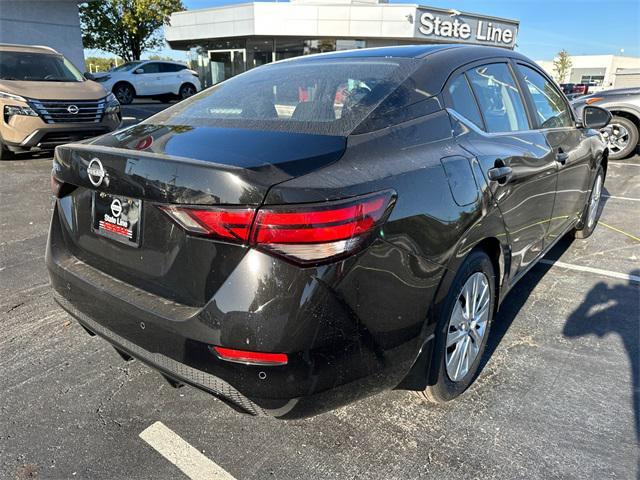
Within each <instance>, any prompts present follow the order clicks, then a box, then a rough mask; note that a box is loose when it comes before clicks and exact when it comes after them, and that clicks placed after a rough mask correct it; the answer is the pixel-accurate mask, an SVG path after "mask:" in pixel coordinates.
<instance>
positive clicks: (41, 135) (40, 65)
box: [0, 44, 122, 160]
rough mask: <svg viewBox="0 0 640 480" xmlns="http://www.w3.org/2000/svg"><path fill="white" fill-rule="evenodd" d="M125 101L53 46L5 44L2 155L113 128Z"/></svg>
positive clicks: (0, 63)
mask: <svg viewBox="0 0 640 480" xmlns="http://www.w3.org/2000/svg"><path fill="white" fill-rule="evenodd" d="M121 121H122V116H121V113H120V104H119V103H118V101H117V100H116V98H115V96H114V95H113V94H111V93H107V92H106V91H105V89H104V88H102V86H100V85H99V84H97V83H96V82H92V81H89V80H86V79H85V78H84V77H83V76H82V74H81V73H80V72H79V71H78V69H76V67H74V66H73V64H72V63H71V62H69V60H67V59H66V58H64V56H62V55H61V54H60V53H58V52H56V51H55V50H53V49H52V48H49V47H37V46H30V45H8V44H0V159H1V160H6V159H8V158H11V157H12V156H13V154H14V153H16V152H28V151H34V150H35V151H41V150H53V149H54V148H55V147H56V146H57V145H61V144H63V143H68V142H73V141H78V140H83V139H85V138H90V137H95V136H97V135H100V134H103V133H106V132H110V131H112V130H115V129H116V128H118V126H119V125H120V123H121Z"/></svg>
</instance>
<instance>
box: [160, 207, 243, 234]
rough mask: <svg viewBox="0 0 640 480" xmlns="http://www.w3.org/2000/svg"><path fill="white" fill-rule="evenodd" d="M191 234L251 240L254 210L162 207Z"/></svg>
mask: <svg viewBox="0 0 640 480" xmlns="http://www.w3.org/2000/svg"><path fill="white" fill-rule="evenodd" d="M160 208H161V210H163V211H164V212H165V213H167V214H168V215H169V216H170V217H171V218H173V219H174V220H175V221H176V222H178V223H179V224H180V225H181V226H182V228H184V229H185V230H188V231H189V232H192V233H196V234H199V235H205V236H208V237H215V238H220V239H222V240H231V241H240V242H246V241H248V240H249V233H250V230H251V223H252V222H253V217H254V215H255V209H253V208H207V209H204V208H182V207H160Z"/></svg>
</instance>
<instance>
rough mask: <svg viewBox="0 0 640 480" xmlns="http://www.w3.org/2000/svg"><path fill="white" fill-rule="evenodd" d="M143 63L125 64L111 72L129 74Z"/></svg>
mask: <svg viewBox="0 0 640 480" xmlns="http://www.w3.org/2000/svg"><path fill="white" fill-rule="evenodd" d="M141 63H142V62H127V63H123V64H122V65H120V66H117V67H114V68H112V69H111V71H112V72H128V71H129V70H133V69H134V68H136V67H137V66H138V65H140V64H141Z"/></svg>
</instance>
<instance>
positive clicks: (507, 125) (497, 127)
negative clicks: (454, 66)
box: [467, 63, 530, 133]
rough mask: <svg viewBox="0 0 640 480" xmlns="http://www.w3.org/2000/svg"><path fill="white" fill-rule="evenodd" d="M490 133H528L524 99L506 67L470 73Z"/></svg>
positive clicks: (488, 67)
mask: <svg viewBox="0 0 640 480" xmlns="http://www.w3.org/2000/svg"><path fill="white" fill-rule="evenodd" d="M467 76H468V78H469V82H470V83H471V86H472V88H473V91H474V93H475V94H476V98H477V99H478V103H479V104H480V111H481V112H482V117H483V118H484V123H485V125H486V129H487V131H488V132H492V133H497V132H517V131H518V130H528V129H529V128H530V127H529V121H528V120H527V113H526V110H525V108H524V103H523V101H522V96H521V95H520V91H519V90H518V87H517V85H516V81H515V79H514V78H513V75H511V71H510V70H509V67H508V66H507V64H506V63H493V64H490V65H482V66H480V67H475V68H472V69H471V70H468V71H467Z"/></svg>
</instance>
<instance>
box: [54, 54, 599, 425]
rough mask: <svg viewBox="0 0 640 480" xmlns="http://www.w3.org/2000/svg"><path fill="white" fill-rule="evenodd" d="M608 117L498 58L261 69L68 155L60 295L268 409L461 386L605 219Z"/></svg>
mask: <svg viewBox="0 0 640 480" xmlns="http://www.w3.org/2000/svg"><path fill="white" fill-rule="evenodd" d="M609 120H610V114H609V113H608V112H607V111H606V110H603V109H601V108H598V107H593V106H587V107H585V109H584V112H583V117H582V118H576V115H575V113H574V112H573V111H572V110H571V108H570V106H569V104H568V102H567V100H566V98H565V97H564V95H563V94H562V92H561V91H560V90H559V88H558V86H557V85H556V84H555V83H554V82H553V81H552V80H551V79H550V78H549V77H548V76H547V74H546V73H545V72H544V71H542V70H541V69H540V68H539V67H538V66H537V65H536V64H535V63H533V62H532V61H530V60H529V59H527V58H526V57H524V56H522V55H520V54H518V53H515V52H512V51H508V50H504V49H498V48H490V47H477V46H462V45H457V46H455V45H439V46H407V47H390V48H380V49H363V50H357V51H347V52H336V53H330V54H321V55H311V56H306V57H301V58H296V59H292V60H286V61H283V62H277V63H273V64H269V65H266V66H263V67H260V68H256V69H254V70H250V71H249V72H247V73H244V74H242V75H239V76H237V77H234V78H232V79H230V80H228V81H225V82H223V83H220V84H218V85H216V86H214V87H212V88H210V89H207V90H205V91H203V92H201V93H200V94H198V95H195V96H193V97H192V98H190V99H188V100H185V101H183V102H180V103H178V104H176V105H175V106H173V107H171V108H169V109H167V110H165V111H163V112H161V113H159V114H157V115H155V116H153V117H151V118H149V119H147V120H146V121H144V122H142V123H141V124H139V125H136V126H133V127H131V128H128V129H125V130H121V131H118V132H115V133H112V134H107V135H104V136H101V137H98V138H96V139H93V140H88V141H84V142H81V143H76V144H69V145H65V146H61V147H58V148H57V149H56V154H55V158H54V161H53V172H52V188H53V190H54V194H55V196H56V197H57V199H56V204H55V210H54V212H53V219H52V221H51V229H50V233H49V240H48V247H47V265H48V268H49V272H50V276H51V283H52V285H53V288H54V290H55V298H56V300H57V301H58V302H59V304H60V305H61V306H62V307H63V308H64V309H65V310H66V311H68V312H69V314H70V315H71V316H73V317H74V318H75V319H76V320H77V321H78V322H80V324H81V325H82V326H83V327H84V328H85V329H86V330H87V331H88V332H89V333H91V334H97V335H99V336H101V337H103V338H104V339H106V340H107V341H109V342H110V343H112V344H113V346H114V347H115V348H116V349H117V350H118V352H119V353H120V354H121V355H122V356H123V357H124V358H125V359H131V358H137V359H139V360H141V361H143V362H145V363H147V364H149V365H151V366H152V367H154V368H155V369H157V370H159V371H160V372H161V373H162V375H164V376H165V378H166V379H167V380H169V382H170V383H172V384H173V385H180V384H189V385H192V386H195V387H197V388H200V389H203V390H206V391H208V392H210V393H212V394H214V395H216V396H217V397H219V398H221V399H223V400H224V401H226V402H227V403H229V404H230V405H232V406H234V407H236V408H238V409H240V410H242V411H245V412H248V413H251V414H254V415H271V416H275V417H280V418H295V417H302V416H308V415H313V414H315V413H319V412H322V411H326V410H329V409H331V408H335V407H338V406H341V405H345V404H347V403H349V402H352V401H354V400H357V399H359V398H362V397H364V396H367V395H371V394H374V393H376V392H380V391H383V390H387V389H393V388H401V389H408V390H415V391H417V392H419V393H420V394H421V396H423V397H424V398H425V399H427V400H431V401H438V402H443V401H447V400H451V399H453V398H455V397H457V396H458V395H460V394H461V393H462V392H464V391H465V389H466V388H467V387H468V386H469V385H470V384H471V382H472V381H473V380H474V378H475V377H476V375H477V374H478V370H479V364H480V360H481V357H482V353H483V350H484V348H485V345H486V343H487V338H488V336H489V334H490V330H491V324H492V320H493V318H494V317H495V313H496V311H497V310H498V308H499V306H500V304H501V302H503V301H507V302H508V301H509V299H508V297H507V293H508V292H509V289H510V288H511V287H513V285H514V284H515V283H516V282H517V281H518V280H519V279H520V278H522V277H523V276H524V275H525V274H526V272H527V271H528V270H529V269H530V268H531V267H532V266H533V265H535V263H536V262H537V261H538V260H539V259H540V258H541V257H542V256H544V255H545V253H546V252H548V251H549V249H550V248H551V247H552V246H553V245H554V244H555V243H556V242H557V241H558V240H559V239H560V238H561V237H563V236H564V235H566V234H570V235H574V236H576V237H579V238H584V237H587V236H589V235H590V234H591V233H592V232H593V230H594V228H595V226H596V223H597V220H598V206H599V200H600V195H601V191H602V186H603V182H604V179H605V174H606V170H607V155H608V151H607V148H606V145H605V142H604V141H603V139H602V137H601V135H600V134H599V133H598V132H597V131H596V130H594V129H598V128H602V127H604V126H605V125H606V124H607V122H608V121H609Z"/></svg>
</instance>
